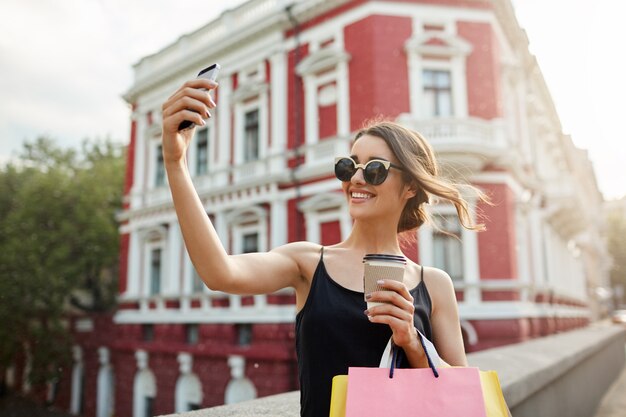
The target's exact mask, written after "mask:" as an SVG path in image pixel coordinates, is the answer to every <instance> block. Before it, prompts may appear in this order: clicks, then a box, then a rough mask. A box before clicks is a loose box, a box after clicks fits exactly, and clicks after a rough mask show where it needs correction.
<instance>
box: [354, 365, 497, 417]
mask: <svg viewBox="0 0 626 417" xmlns="http://www.w3.org/2000/svg"><path fill="white" fill-rule="evenodd" d="M437 373H438V374H439V377H435V375H433V370H431V369H430V368H424V369H395V372H393V373H392V374H391V375H393V377H391V376H390V372H389V369H385V368H350V369H349V370H348V392H347V396H346V417H410V416H419V417H435V416H436V417H460V416H462V417H486V415H487V414H486V411H485V402H484V399H483V391H482V388H481V384H480V373H479V370H478V368H439V369H437Z"/></svg>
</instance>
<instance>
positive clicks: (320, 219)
mask: <svg viewBox="0 0 626 417" xmlns="http://www.w3.org/2000/svg"><path fill="white" fill-rule="evenodd" d="M333 208H334V210H330V209H333ZM298 209H299V210H300V211H301V212H302V213H303V214H304V219H305V222H306V234H307V236H306V238H307V241H309V242H314V243H321V225H322V223H327V222H331V221H339V225H340V234H341V236H340V239H341V240H343V239H345V238H346V237H347V236H348V235H347V234H344V233H345V230H346V224H345V222H346V220H347V219H346V217H345V216H343V215H342V214H343V213H345V212H347V211H348V209H347V202H346V199H345V197H344V196H343V194H339V193H336V192H329V193H324V194H317V195H314V196H312V197H310V198H308V199H306V200H304V201H302V202H301V203H300V204H298ZM322 210H324V211H323V212H322ZM326 210H327V211H326ZM348 219H349V217H348ZM349 227H350V228H351V227H352V222H351V221H350V225H349Z"/></svg>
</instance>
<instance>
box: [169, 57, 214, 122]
mask: <svg viewBox="0 0 626 417" xmlns="http://www.w3.org/2000/svg"><path fill="white" fill-rule="evenodd" d="M220 68H221V67H220V64H213V65H210V66H208V67H206V68H205V69H203V70H202V71H200V72H199V73H198V77H197V78H206V79H207V80H211V81H215V80H217V74H218V73H219V72H220ZM193 125H194V123H193V122H192V121H189V120H183V121H182V122H181V123H180V124H179V125H178V130H185V129H189V128H191V127H193Z"/></svg>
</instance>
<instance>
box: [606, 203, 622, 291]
mask: <svg viewBox="0 0 626 417" xmlns="http://www.w3.org/2000/svg"><path fill="white" fill-rule="evenodd" d="M607 229H608V247H609V254H610V255H611V257H612V258H613V267H612V268H611V286H612V287H613V288H615V287H616V286H618V285H621V286H622V288H623V289H624V290H626V216H624V213H623V212H620V211H614V212H612V213H610V214H609V216H608V220H607ZM618 302H622V303H623V302H624V299H622V300H618Z"/></svg>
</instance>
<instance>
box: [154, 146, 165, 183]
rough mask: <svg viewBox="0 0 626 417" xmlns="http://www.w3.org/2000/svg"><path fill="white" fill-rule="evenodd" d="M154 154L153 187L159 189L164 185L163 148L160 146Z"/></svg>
mask: <svg viewBox="0 0 626 417" xmlns="http://www.w3.org/2000/svg"><path fill="white" fill-rule="evenodd" d="M156 153H157V154H156V171H155V177H154V185H156V186H157V187H160V186H162V185H165V165H164V164H163V147H162V146H161V145H159V146H157V148H156Z"/></svg>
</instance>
